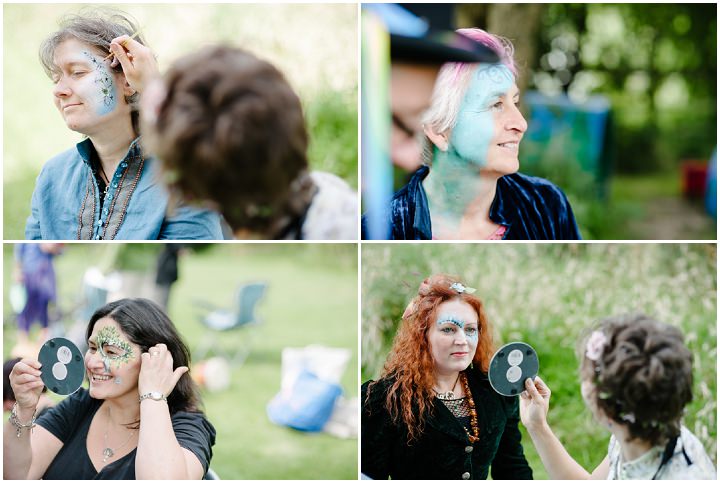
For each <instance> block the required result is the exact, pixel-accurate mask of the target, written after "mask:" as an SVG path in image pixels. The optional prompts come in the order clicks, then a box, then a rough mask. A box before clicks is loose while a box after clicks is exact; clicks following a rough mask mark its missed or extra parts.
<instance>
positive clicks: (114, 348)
mask: <svg viewBox="0 0 720 483" xmlns="http://www.w3.org/2000/svg"><path fill="white" fill-rule="evenodd" d="M95 344H96V345H97V350H98V351H99V352H100V355H101V356H102V360H103V364H104V365H105V372H110V367H111V365H114V366H115V367H120V366H121V365H122V364H127V363H128V362H130V360H131V359H132V358H133V355H134V353H133V348H132V346H131V345H130V343H129V342H128V341H126V340H125V338H124V337H123V336H122V335H120V332H118V330H117V329H116V328H115V327H113V326H111V325H108V326H105V327H103V328H102V329H100V330H99V331H98V333H97V336H96V337H95Z"/></svg>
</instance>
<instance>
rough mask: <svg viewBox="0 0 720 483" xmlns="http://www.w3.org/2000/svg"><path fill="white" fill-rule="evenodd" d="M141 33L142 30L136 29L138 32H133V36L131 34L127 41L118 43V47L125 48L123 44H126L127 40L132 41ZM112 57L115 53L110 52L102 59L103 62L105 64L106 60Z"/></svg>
mask: <svg viewBox="0 0 720 483" xmlns="http://www.w3.org/2000/svg"><path fill="white" fill-rule="evenodd" d="M141 31H142V29H138V31H137V32H135V33H134V34H132V35H131V36H130V38H129V39H125V40H123V41H122V42H120V45H122V46H123V47H125V42H127V41H128V40H132V39H134V38H135V37H137V36H138V35H140V32H141ZM113 55H115V52H110V53H109V54H108V55H107V57H105V58H104V59H103V62H105V61H106V60H108V59H110V58H112V56H113Z"/></svg>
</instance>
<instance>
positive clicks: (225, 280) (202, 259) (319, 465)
mask: <svg viewBox="0 0 720 483" xmlns="http://www.w3.org/2000/svg"><path fill="white" fill-rule="evenodd" d="M127 246H131V247H133V248H131V253H130V256H128V254H127V253H125V254H119V253H118V248H117V247H127ZM159 248H160V246H159V245H157V244H153V245H135V244H134V245H118V244H114V245H111V244H93V245H89V244H88V245H80V244H68V245H67V246H66V247H65V252H64V254H62V255H60V256H59V257H58V258H57V259H56V263H55V268H56V273H57V278H58V309H60V310H59V311H60V312H64V313H66V314H67V315H66V316H65V317H64V319H63V321H62V323H64V325H65V326H66V327H69V326H70V324H71V322H72V317H71V316H70V314H69V312H70V309H71V308H72V307H73V306H74V305H75V304H77V303H78V302H80V299H81V292H80V287H81V279H82V275H83V273H84V271H85V270H86V269H87V268H88V267H89V266H91V265H98V266H107V265H108V264H115V265H118V264H119V265H123V266H125V267H130V268H132V267H138V266H143V267H144V268H145V272H146V274H148V275H149V276H150V277H151V278H150V281H151V282H152V281H154V278H152V275H150V274H151V272H153V271H154V269H155V264H154V260H155V254H156V253H157V251H158V250H159ZM12 250H13V246H12V245H10V244H6V245H5V246H4V286H5V295H4V296H5V300H4V302H5V303H4V307H5V309H4V310H5V314H4V320H5V327H4V338H3V341H4V344H3V351H4V356H5V357H7V356H8V354H9V351H10V349H11V347H12V346H13V344H14V343H15V333H16V329H15V325H14V318H13V316H12V314H11V313H10V304H9V303H8V301H7V289H8V287H9V286H10V281H11V274H12V267H13V258H12V257H13V253H12ZM128 258H132V263H130V262H128ZM123 260H124V261H123ZM257 280H265V281H267V282H268V283H269V288H268V291H267V294H266V297H265V299H264V300H263V301H262V302H261V305H259V307H258V311H257V313H258V314H259V315H260V317H261V318H262V319H263V324H262V325H261V326H259V327H255V328H253V329H254V330H255V333H254V343H253V346H252V351H251V353H250V356H249V357H248V359H247V361H246V362H245V364H244V365H242V366H241V367H239V368H237V369H234V370H233V371H232V379H231V385H230V387H229V389H227V390H225V391H222V392H214V393H211V392H207V391H203V393H202V398H203V402H204V404H205V410H206V414H207V416H208V419H209V420H210V421H211V422H212V423H213V424H214V426H215V429H216V430H217V441H216V444H215V446H214V448H213V452H214V457H213V460H212V464H211V466H212V468H213V469H214V470H215V471H216V472H217V473H218V474H219V475H220V477H221V478H223V479H356V478H357V440H356V439H350V440H341V439H338V438H335V437H332V436H329V435H327V434H324V433H319V434H310V433H301V432H297V431H294V430H291V429H288V428H285V427H280V426H275V425H273V424H272V423H271V422H270V421H269V420H268V418H267V416H266V412H265V407H266V404H267V403H268V401H269V400H270V399H271V398H272V397H273V396H274V395H275V394H276V393H277V392H278V391H279V388H280V368H281V364H280V362H281V351H282V348H283V347H304V346H306V345H309V344H322V345H326V346H329V347H342V348H347V349H350V350H351V352H352V357H351V360H350V362H349V364H348V366H347V369H346V371H345V373H344V376H343V378H342V386H343V389H344V395H345V396H346V397H355V396H357V393H358V379H357V374H358V357H357V347H358V341H357V310H358V309H357V304H358V301H357V247H356V245H354V244H338V245H335V244H332V245H330V244H322V245H320V244H318V245H307V244H302V245H298V244H282V245H278V244H274V245H273V244H263V245H259V244H249V245H248V244H246V245H210V246H208V247H206V248H205V249H204V250H202V251H200V252H199V253H195V252H189V253H187V254H186V255H184V256H183V257H182V258H181V260H180V279H179V281H178V282H177V283H176V285H175V286H174V287H173V292H172V294H171V301H170V307H169V310H168V312H169V315H170V318H171V319H172V320H173V322H174V323H175V324H176V325H177V326H178V328H179V329H180V332H181V334H182V335H183V337H184V338H185V340H186V342H187V343H188V345H189V346H190V348H191V350H193V349H194V348H195V347H197V344H198V342H199V341H200V339H201V336H202V335H203V333H204V330H206V329H204V326H203V325H201V324H200V322H199V319H198V315H199V314H200V312H199V311H197V310H196V308H195V306H194V304H193V301H194V300H197V299H201V300H205V301H208V302H212V303H214V304H217V305H220V306H223V307H227V308H230V307H231V305H232V300H233V296H234V292H235V289H236V288H237V286H238V285H239V284H240V283H241V282H247V281H257ZM136 291H137V287H136ZM223 339H224V342H225V343H228V344H232V343H233V342H234V341H237V340H238V337H237V335H233V334H231V333H230V334H228V335H227V336H225V337H223Z"/></svg>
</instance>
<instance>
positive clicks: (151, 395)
mask: <svg viewBox="0 0 720 483" xmlns="http://www.w3.org/2000/svg"><path fill="white" fill-rule="evenodd" d="M145 399H152V400H153V401H167V398H166V397H165V394H163V393H161V392H160V391H150V392H148V393H145V394H143V395H142V396H140V402H143V401H144V400H145Z"/></svg>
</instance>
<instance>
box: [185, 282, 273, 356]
mask: <svg viewBox="0 0 720 483" xmlns="http://www.w3.org/2000/svg"><path fill="white" fill-rule="evenodd" d="M266 290H267V283H265V282H254V283H248V284H244V285H241V286H240V287H239V288H238V290H237V294H236V296H235V301H236V305H235V307H233V308H232V309H231V310H227V309H220V308H217V307H215V306H212V305H211V304H209V303H207V302H196V305H198V306H201V307H203V308H204V309H205V311H206V312H205V314H204V315H202V316H200V322H201V323H202V324H203V325H204V326H206V327H207V328H208V329H209V330H206V331H205V335H204V337H203V339H202V340H201V341H200V344H199V345H198V348H197V349H196V351H195V354H194V359H195V360H201V359H204V358H205V357H206V356H208V355H210V354H215V355H218V356H222V357H225V358H226V359H228V360H229V361H230V362H232V363H233V364H236V365H241V364H242V363H243V362H245V359H246V358H247V356H248V355H249V354H250V348H251V346H252V330H250V329H251V328H252V327H253V326H257V325H259V324H261V323H262V319H260V318H259V317H258V316H257V314H256V312H255V309H256V308H257V304H258V302H259V301H260V300H261V299H262V297H263V296H264V295H265V291H266ZM230 332H234V333H237V334H239V335H240V336H241V337H240V338H238V340H235V338H234V337H227V336H228V334H229V333H230ZM221 339H222V340H223V341H225V340H226V339H230V340H231V341H232V348H229V347H228V346H229V345H230V344H224V345H223V344H222V343H221Z"/></svg>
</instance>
